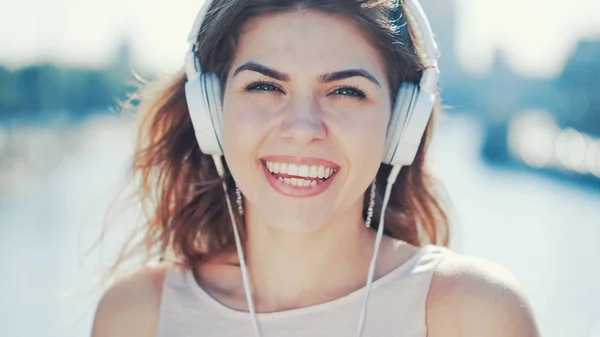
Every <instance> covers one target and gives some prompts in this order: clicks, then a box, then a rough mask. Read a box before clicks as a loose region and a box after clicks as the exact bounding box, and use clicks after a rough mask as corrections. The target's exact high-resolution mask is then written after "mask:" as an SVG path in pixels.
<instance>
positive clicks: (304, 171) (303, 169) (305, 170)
mask: <svg viewBox="0 0 600 337" xmlns="http://www.w3.org/2000/svg"><path fill="white" fill-rule="evenodd" d="M309 173H310V168H309V167H308V166H307V165H300V167H299V168H298V175H299V176H301V177H310V174H309Z"/></svg>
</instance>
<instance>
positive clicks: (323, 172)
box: [265, 161, 336, 186]
mask: <svg viewBox="0 0 600 337" xmlns="http://www.w3.org/2000/svg"><path fill="white" fill-rule="evenodd" d="M265 166H266V167H267V169H268V170H269V172H271V173H273V174H282V175H290V176H297V177H304V178H319V179H327V178H329V177H331V176H332V175H333V174H334V173H335V172H336V171H335V169H333V168H331V167H325V166H317V165H298V164H292V163H289V164H288V163H278V162H271V161H265ZM296 179H299V178H296ZM299 186H302V185H299Z"/></svg>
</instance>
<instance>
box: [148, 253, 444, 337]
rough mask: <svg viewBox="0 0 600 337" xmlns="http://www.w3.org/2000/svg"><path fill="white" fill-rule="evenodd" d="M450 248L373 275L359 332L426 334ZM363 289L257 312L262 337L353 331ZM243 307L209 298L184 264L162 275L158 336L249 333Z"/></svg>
mask: <svg viewBox="0 0 600 337" xmlns="http://www.w3.org/2000/svg"><path fill="white" fill-rule="evenodd" d="M448 252H449V250H447V249H446V248H443V247H439V246H434V245H428V246H424V247H423V248H421V249H420V250H419V251H418V252H417V253H416V254H415V255H414V256H412V257H411V258H410V259H409V260H408V261H406V262H405V263H403V264H402V265H400V266H399V267H397V268H396V269H394V270H392V271H391V272H389V273H388V274H386V275H384V276H383V277H381V278H379V279H377V280H375V281H374V282H373V284H372V287H371V293H370V295H369V303H368V311H367V317H366V321H365V326H364V330H363V334H362V336H363V337H375V336H377V337H382V336H385V337H391V336H395V337H426V335H427V331H426V325H425V318H426V311H425V304H426V300H427V294H428V292H429V286H430V284H431V280H432V277H433V274H434V271H435V269H436V266H437V265H438V263H439V262H440V261H441V259H442V258H443V256H445V255H446V254H447V253H448ZM364 291H365V288H361V289H359V290H357V291H355V292H353V293H351V294H349V295H346V296H344V297H341V298H339V299H336V300H333V301H330V302H326V303H322V304H318V305H314V306H309V307H305V308H300V309H293V310H286V311H281V312H274V313H259V314H258V321H259V324H260V327H261V331H262V334H263V336H264V337H282V336H286V337H300V336H302V337H317V336H319V337H325V336H327V337H331V336H355V335H356V327H357V323H358V317H359V312H360V308H361V305H362V300H363V296H364ZM253 334H254V332H253V329H252V321H251V318H250V315H249V314H248V313H247V312H243V311H238V310H235V309H232V308H229V307H227V306H225V305H223V304H222V303H220V302H218V301H217V300H216V299H214V298H213V297H211V296H210V295H209V294H208V293H207V292H206V291H205V290H204V289H202V288H201V287H200V286H199V285H198V283H197V282H196V280H195V278H194V275H193V273H192V272H191V271H190V270H188V269H181V268H170V269H169V270H168V271H167V274H166V275H165V280H164V283H163V291H162V299H161V305H160V313H159V321H158V328H157V333H156V336H157V337H217V336H218V337H250V336H253Z"/></svg>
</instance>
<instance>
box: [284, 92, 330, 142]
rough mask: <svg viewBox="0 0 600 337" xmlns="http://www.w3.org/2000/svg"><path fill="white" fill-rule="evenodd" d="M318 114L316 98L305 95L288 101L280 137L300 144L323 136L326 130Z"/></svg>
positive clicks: (318, 108)
mask: <svg viewBox="0 0 600 337" xmlns="http://www.w3.org/2000/svg"><path fill="white" fill-rule="evenodd" d="M320 115H321V113H320V107H319V104H318V102H316V99H314V98H310V97H306V96H304V97H298V98H296V99H295V100H293V101H291V102H289V105H288V108H287V111H286V116H285V118H284V120H283V122H282V124H281V137H282V138H283V139H285V140H287V141H292V142H295V143H297V144H302V145H304V144H308V143H310V142H312V141H315V140H320V139H323V138H325V136H326V135H327V130H326V128H325V125H324V124H323V121H322V119H321V116H320Z"/></svg>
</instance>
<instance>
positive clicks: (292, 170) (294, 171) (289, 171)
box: [287, 164, 298, 176]
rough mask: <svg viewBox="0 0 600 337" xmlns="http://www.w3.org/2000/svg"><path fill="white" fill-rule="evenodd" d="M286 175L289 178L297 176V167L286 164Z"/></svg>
mask: <svg viewBox="0 0 600 337" xmlns="http://www.w3.org/2000/svg"><path fill="white" fill-rule="evenodd" d="M287 174H289V175H291V176H297V175H298V165H296V164H288V168H287Z"/></svg>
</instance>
